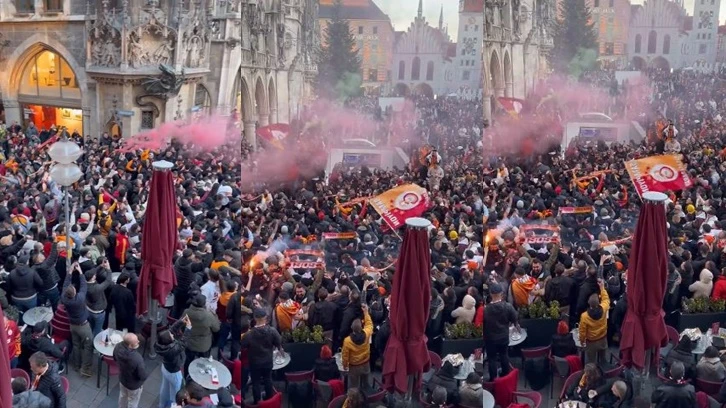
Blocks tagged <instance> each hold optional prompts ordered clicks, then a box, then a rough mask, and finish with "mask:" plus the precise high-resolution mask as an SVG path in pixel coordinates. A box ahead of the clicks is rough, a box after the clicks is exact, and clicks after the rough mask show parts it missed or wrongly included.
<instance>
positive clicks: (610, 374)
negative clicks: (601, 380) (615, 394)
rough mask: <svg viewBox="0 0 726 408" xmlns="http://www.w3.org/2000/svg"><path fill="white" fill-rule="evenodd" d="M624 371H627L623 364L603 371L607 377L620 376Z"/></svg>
mask: <svg viewBox="0 0 726 408" xmlns="http://www.w3.org/2000/svg"><path fill="white" fill-rule="evenodd" d="M623 371H625V366H623V365H622V364H621V365H619V366H617V367H615V368H613V369H612V370H608V371H605V372H604V373H603V376H604V377H605V378H615V377H617V376H619V375H620V374H622V373H623Z"/></svg>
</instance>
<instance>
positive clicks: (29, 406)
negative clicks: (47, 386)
mask: <svg viewBox="0 0 726 408" xmlns="http://www.w3.org/2000/svg"><path fill="white" fill-rule="evenodd" d="M13 408H51V404H50V399H49V398H48V397H46V396H45V395H43V394H41V393H39V392H38V391H30V390H28V391H23V392H21V393H20V394H16V395H13Z"/></svg>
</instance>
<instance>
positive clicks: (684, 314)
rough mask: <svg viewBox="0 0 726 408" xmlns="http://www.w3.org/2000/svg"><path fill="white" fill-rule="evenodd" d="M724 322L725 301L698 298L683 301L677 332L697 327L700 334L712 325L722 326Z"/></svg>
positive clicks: (725, 318) (725, 319)
mask: <svg viewBox="0 0 726 408" xmlns="http://www.w3.org/2000/svg"><path fill="white" fill-rule="evenodd" d="M724 322H726V300H721V299H719V300H714V299H711V298H705V297H698V298H687V299H683V302H682V304H681V313H680V314H679V315H678V324H677V327H676V328H677V329H678V332H679V333H680V332H682V331H683V330H685V329H692V328H696V327H698V328H699V329H701V331H702V332H704V333H705V332H706V330H708V329H710V328H711V325H712V324H713V323H720V324H721V325H724Z"/></svg>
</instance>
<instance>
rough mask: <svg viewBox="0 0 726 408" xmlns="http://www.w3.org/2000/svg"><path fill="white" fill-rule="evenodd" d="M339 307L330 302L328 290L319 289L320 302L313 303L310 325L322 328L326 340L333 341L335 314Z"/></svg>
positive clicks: (309, 312) (309, 316)
mask: <svg viewBox="0 0 726 408" xmlns="http://www.w3.org/2000/svg"><path fill="white" fill-rule="evenodd" d="M337 311H338V306H337V305H336V304H335V303H333V302H331V301H329V300H328V290H327V289H325V288H320V289H318V301H317V302H315V303H313V304H312V305H311V306H310V309H309V310H308V325H310V327H313V326H321V327H322V328H323V334H324V335H325V338H326V339H330V340H332V338H333V331H334V330H335V314H336V313H337Z"/></svg>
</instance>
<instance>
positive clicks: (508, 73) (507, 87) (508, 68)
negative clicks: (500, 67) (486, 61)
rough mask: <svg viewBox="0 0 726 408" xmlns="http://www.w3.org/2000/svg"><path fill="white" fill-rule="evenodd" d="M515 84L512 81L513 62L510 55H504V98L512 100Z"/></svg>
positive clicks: (506, 53)
mask: <svg viewBox="0 0 726 408" xmlns="http://www.w3.org/2000/svg"><path fill="white" fill-rule="evenodd" d="M513 88H514V83H513V81H512V61H511V59H510V58H509V53H508V52H505V53H504V96H506V97H508V98H511V97H512V95H514V89H513Z"/></svg>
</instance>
